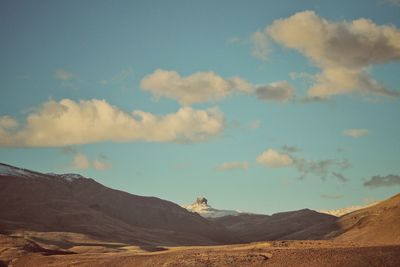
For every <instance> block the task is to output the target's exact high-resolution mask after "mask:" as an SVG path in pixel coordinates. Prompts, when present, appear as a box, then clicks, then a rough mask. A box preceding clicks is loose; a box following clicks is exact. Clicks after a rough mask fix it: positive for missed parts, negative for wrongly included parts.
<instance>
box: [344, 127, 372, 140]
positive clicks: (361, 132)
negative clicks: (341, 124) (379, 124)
mask: <svg viewBox="0 0 400 267" xmlns="http://www.w3.org/2000/svg"><path fill="white" fill-rule="evenodd" d="M343 134H344V135H346V136H350V137H353V138H358V137H363V136H366V135H368V134H369V130H368V129H347V130H345V131H343Z"/></svg>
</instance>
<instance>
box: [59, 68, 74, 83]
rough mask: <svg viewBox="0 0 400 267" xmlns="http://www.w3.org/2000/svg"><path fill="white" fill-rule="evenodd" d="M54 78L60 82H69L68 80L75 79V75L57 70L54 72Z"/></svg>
mask: <svg viewBox="0 0 400 267" xmlns="http://www.w3.org/2000/svg"><path fill="white" fill-rule="evenodd" d="M54 77H55V78H56V79H58V80H61V81H70V80H72V79H74V78H75V77H76V75H75V74H73V73H72V72H68V71H66V70H64V69H58V70H56V72H55V74H54Z"/></svg>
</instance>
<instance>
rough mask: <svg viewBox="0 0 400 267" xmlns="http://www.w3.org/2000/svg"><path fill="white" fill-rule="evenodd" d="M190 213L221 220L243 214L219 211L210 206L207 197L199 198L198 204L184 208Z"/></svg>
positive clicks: (233, 211) (232, 211)
mask: <svg viewBox="0 0 400 267" xmlns="http://www.w3.org/2000/svg"><path fill="white" fill-rule="evenodd" d="M182 207H184V208H185V209H187V210H188V211H191V212H195V213H198V214H199V215H201V216H202V217H204V218H219V217H224V216H236V215H239V214H241V212H239V211H235V210H218V209H214V208H213V207H211V206H210V205H208V201H207V199H206V198H205V197H198V198H197V199H196V202H194V203H193V204H191V205H186V206H182Z"/></svg>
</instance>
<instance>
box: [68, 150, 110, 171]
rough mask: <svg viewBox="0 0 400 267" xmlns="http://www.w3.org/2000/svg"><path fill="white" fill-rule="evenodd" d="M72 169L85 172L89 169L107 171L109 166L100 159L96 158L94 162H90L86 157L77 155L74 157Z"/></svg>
mask: <svg viewBox="0 0 400 267" xmlns="http://www.w3.org/2000/svg"><path fill="white" fill-rule="evenodd" d="M72 167H73V168H74V169H78V170H86V169H90V168H93V169H96V170H107V169H110V168H111V164H110V163H108V162H106V161H104V160H103V159H102V158H101V157H98V158H96V159H95V160H90V159H89V158H88V157H87V156H86V155H84V154H82V153H77V154H76V155H75V156H74V159H73V162H72Z"/></svg>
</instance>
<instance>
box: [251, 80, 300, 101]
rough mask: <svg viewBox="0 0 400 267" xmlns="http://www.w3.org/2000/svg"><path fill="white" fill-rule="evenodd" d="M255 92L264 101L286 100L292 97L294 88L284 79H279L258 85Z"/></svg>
mask: <svg viewBox="0 0 400 267" xmlns="http://www.w3.org/2000/svg"><path fill="white" fill-rule="evenodd" d="M256 94H257V97H258V99H261V100H264V101H275V102H287V101H290V100H292V99H293V97H294V88H293V87H292V86H291V85H290V84H289V83H288V82H286V81H279V82H274V83H271V84H268V85H262V86H258V87H257V89H256Z"/></svg>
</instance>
